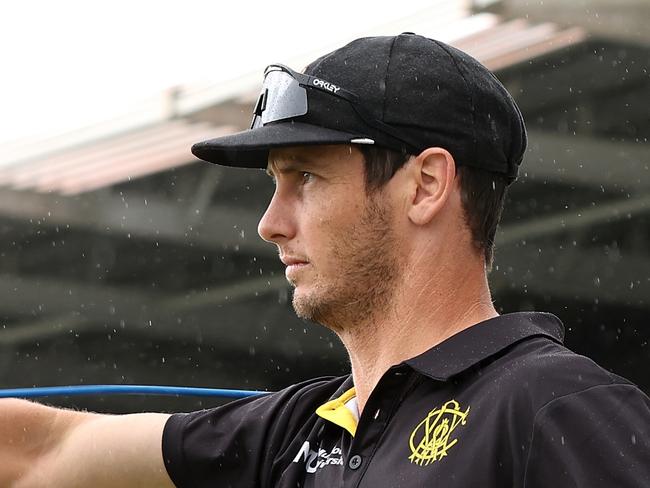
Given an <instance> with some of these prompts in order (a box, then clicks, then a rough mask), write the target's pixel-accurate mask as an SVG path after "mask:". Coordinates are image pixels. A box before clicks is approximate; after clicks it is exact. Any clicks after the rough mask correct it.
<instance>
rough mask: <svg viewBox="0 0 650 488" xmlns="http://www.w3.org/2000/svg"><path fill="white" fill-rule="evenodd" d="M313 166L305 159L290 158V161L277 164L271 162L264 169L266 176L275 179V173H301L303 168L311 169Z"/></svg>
mask: <svg viewBox="0 0 650 488" xmlns="http://www.w3.org/2000/svg"><path fill="white" fill-rule="evenodd" d="M313 166H314V164H313V163H312V162H311V161H310V160H308V159H305V158H295V159H294V158H292V159H291V160H290V161H286V160H284V161H282V163H280V164H278V163H277V162H276V161H271V162H270V163H269V165H268V166H267V167H266V174H267V175H269V176H270V177H272V178H273V177H275V175H276V174H277V173H280V174H282V173H290V172H292V171H301V170H304V169H305V168H310V167H313Z"/></svg>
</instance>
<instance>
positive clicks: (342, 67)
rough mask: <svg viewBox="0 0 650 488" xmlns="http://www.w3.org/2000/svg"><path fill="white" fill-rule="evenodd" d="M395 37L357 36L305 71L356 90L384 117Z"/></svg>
mask: <svg viewBox="0 0 650 488" xmlns="http://www.w3.org/2000/svg"><path fill="white" fill-rule="evenodd" d="M393 40H394V38H393V37H385V36H381V37H364V38H361V39H356V40H354V41H352V42H350V43H349V44H346V45H345V46H343V47H341V48H339V49H337V50H336V51H333V52H332V53H330V54H328V55H326V56H322V57H321V58H319V59H317V60H316V61H314V62H313V63H311V64H310V65H309V66H307V68H306V70H305V73H306V74H310V75H312V76H316V77H322V78H323V79H325V80H327V81H329V82H331V83H335V84H338V85H340V86H341V87H343V88H345V89H346V90H349V91H351V92H353V93H355V94H356V95H358V96H359V98H360V101H361V103H362V104H363V106H364V107H365V109H366V110H368V111H369V112H370V113H371V114H372V115H373V116H375V117H376V118H377V119H379V120H381V117H382V107H383V105H384V96H385V92H386V70H387V68H388V64H389V59H390V58H389V55H390V50H391V45H392V44H393Z"/></svg>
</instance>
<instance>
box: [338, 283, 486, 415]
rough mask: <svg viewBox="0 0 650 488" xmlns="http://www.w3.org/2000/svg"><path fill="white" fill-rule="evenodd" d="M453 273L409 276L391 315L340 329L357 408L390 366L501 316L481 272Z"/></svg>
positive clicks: (387, 314) (360, 409)
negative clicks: (419, 277) (493, 303)
mask: <svg viewBox="0 0 650 488" xmlns="http://www.w3.org/2000/svg"><path fill="white" fill-rule="evenodd" d="M449 274H450V273H449V272H445V271H444V270H439V271H438V272H437V273H435V275H433V276H429V277H428V278H427V279H426V280H424V279H410V280H409V282H408V283H406V284H405V283H403V284H401V285H400V288H399V290H400V291H399V293H398V294H397V296H396V297H395V300H394V301H393V303H392V305H391V307H390V309H389V310H388V312H387V313H383V314H381V316H377V315H378V314H376V316H374V317H370V318H369V320H368V321H365V322H364V323H357V324H355V326H354V327H352V328H350V329H344V330H340V331H338V333H339V336H340V338H341V340H342V341H343V343H344V345H345V347H346V349H347V351H348V354H349V356H350V362H351V365H352V376H353V379H354V386H355V389H356V393H357V401H358V403H359V412H361V411H362V410H363V408H364V406H365V404H366V401H367V400H368V397H369V396H370V394H371V393H372V390H373V389H374V388H375V386H376V385H377V383H378V382H379V380H380V379H381V377H382V376H383V374H384V373H385V372H386V371H387V370H388V369H389V368H390V367H391V366H393V365H395V364H399V363H401V362H402V361H405V360H407V359H410V358H412V357H415V356H417V355H419V354H421V353H423V352H425V351H427V350H428V349H430V348H432V347H434V346H435V345H437V344H439V343H441V342H443V341H444V340H445V339H448V338H449V337H451V336H452V335H454V334H457V333H458V332H460V331H462V330H463V329H466V328H468V327H471V326H472V325H474V324H477V323H479V322H482V321H484V320H487V319H489V318H492V317H495V316H497V315H498V313H497V312H496V310H495V309H494V306H493V305H492V301H491V298H490V292H489V289H488V285H487V281H486V279H485V274H484V273H483V271H482V270H481V271H480V273H478V272H477V271H474V272H472V271H467V270H466V273H465V276H459V275H458V274H455V276H449ZM436 285H437V286H436ZM440 285H443V286H440Z"/></svg>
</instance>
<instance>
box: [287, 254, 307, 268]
mask: <svg viewBox="0 0 650 488" xmlns="http://www.w3.org/2000/svg"><path fill="white" fill-rule="evenodd" d="M280 261H282V264H284V265H285V266H299V265H302V264H307V263H308V261H307V260H306V259H301V258H298V257H293V256H280Z"/></svg>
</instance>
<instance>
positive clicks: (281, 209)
mask: <svg viewBox="0 0 650 488" xmlns="http://www.w3.org/2000/svg"><path fill="white" fill-rule="evenodd" d="M290 207H291V205H290V204H289V202H287V201H286V198H283V197H282V196H281V195H279V193H278V191H277V190H276V192H275V194H274V195H273V198H271V201H270V202H269V206H268V207H267V209H266V212H264V215H263V216H262V218H261V219H260V221H259V224H258V225H257V233H258V234H259V235H260V237H261V238H262V239H264V240H265V241H267V242H272V243H274V244H281V243H283V242H285V241H287V240H290V239H292V238H293V237H294V236H295V224H294V222H293V218H292V212H291V208H290Z"/></svg>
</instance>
